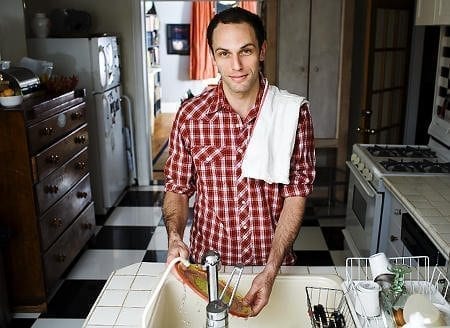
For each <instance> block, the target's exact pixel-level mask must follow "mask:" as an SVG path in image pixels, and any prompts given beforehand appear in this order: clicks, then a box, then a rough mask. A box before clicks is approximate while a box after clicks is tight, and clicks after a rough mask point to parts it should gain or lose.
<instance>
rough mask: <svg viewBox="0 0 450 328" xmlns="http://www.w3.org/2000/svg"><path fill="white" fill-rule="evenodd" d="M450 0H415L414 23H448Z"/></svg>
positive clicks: (449, 20) (449, 18) (449, 22)
mask: <svg viewBox="0 0 450 328" xmlns="http://www.w3.org/2000/svg"><path fill="white" fill-rule="evenodd" d="M449 24H450V0H417V2H416V25H449Z"/></svg>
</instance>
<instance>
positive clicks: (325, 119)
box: [278, 0, 342, 139]
mask: <svg viewBox="0 0 450 328" xmlns="http://www.w3.org/2000/svg"><path fill="white" fill-rule="evenodd" d="M341 3H342V1H329V0H315V1H311V0H286V1H285V0H283V1H280V2H279V5H280V13H279V16H280V20H279V35H278V38H279V40H280V42H278V44H279V48H278V85H279V87H280V88H281V89H286V90H288V91H289V92H292V93H295V94H298V95H300V96H304V97H307V98H308V99H309V101H310V104H311V115H312V118H313V123H314V136H315V137H316V138H323V139H335V138H336V136H337V133H336V130H337V129H336V125H337V117H338V89H339V88H338V86H339V80H340V76H339V66H340V40H341Z"/></svg>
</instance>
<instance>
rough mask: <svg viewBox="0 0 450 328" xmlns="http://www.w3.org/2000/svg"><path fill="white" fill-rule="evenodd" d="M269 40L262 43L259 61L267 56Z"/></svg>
mask: <svg viewBox="0 0 450 328" xmlns="http://www.w3.org/2000/svg"><path fill="white" fill-rule="evenodd" d="M266 50H267V41H264V42H263V44H262V45H261V50H260V51H259V61H260V62H263V61H264V59H265V58H266Z"/></svg>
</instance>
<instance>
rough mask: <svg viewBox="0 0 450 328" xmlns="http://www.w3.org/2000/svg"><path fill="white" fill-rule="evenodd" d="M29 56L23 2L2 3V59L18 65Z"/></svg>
mask: <svg viewBox="0 0 450 328" xmlns="http://www.w3.org/2000/svg"><path fill="white" fill-rule="evenodd" d="M26 54H27V46H26V41H25V25H24V14H23V6H22V0H7V1H4V0H2V1H1V9H0V57H1V59H2V60H10V61H11V62H12V63H17V62H18V61H19V60H20V59H21V58H22V57H24V56H26Z"/></svg>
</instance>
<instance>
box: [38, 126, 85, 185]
mask: <svg viewBox="0 0 450 328" xmlns="http://www.w3.org/2000/svg"><path fill="white" fill-rule="evenodd" d="M88 143H89V137H88V130H87V125H86V124H85V125H84V126H82V127H80V128H78V129H77V130H75V131H74V132H72V133H71V134H70V135H68V136H66V137H65V138H63V139H61V140H59V141H58V142H57V143H55V144H53V145H52V146H50V147H49V148H47V149H46V150H44V151H43V152H41V153H39V154H38V155H36V156H35V157H33V158H32V163H33V179H34V182H35V183H36V182H38V181H40V180H42V179H43V178H45V177H46V176H47V175H49V174H50V173H51V172H53V171H54V170H56V169H57V168H58V167H59V166H61V164H63V163H64V162H66V161H67V160H68V159H69V158H71V157H72V156H73V155H74V154H76V153H78V152H79V151H80V150H81V149H83V148H84V147H86V146H87V145H88Z"/></svg>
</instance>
